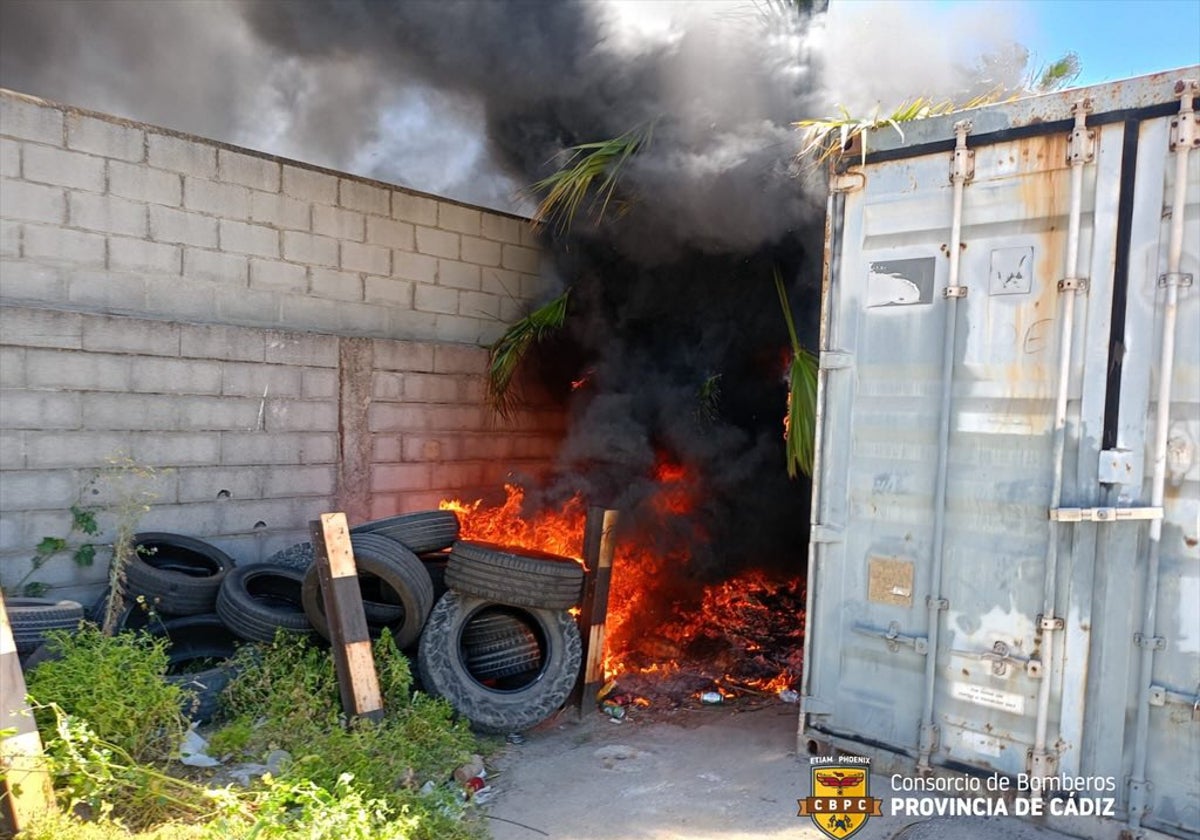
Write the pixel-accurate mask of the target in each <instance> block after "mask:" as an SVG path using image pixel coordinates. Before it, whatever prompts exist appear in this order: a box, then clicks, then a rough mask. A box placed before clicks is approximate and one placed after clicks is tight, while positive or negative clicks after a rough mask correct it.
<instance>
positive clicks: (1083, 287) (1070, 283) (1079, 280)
mask: <svg viewBox="0 0 1200 840" xmlns="http://www.w3.org/2000/svg"><path fill="white" fill-rule="evenodd" d="M1058 290H1059V291H1060V292H1080V293H1083V294H1086V293H1087V290H1088V279H1087V278H1086V277H1064V278H1063V279H1061V280H1059V281H1058Z"/></svg>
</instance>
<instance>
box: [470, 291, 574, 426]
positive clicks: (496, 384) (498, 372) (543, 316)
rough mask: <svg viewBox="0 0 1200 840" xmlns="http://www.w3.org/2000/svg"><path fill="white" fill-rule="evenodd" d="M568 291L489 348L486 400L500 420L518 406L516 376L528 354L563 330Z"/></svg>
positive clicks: (531, 313) (515, 326)
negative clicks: (550, 336)
mask: <svg viewBox="0 0 1200 840" xmlns="http://www.w3.org/2000/svg"><path fill="white" fill-rule="evenodd" d="M570 295H571V290H570V289H567V290H566V291H564V292H563V293H562V294H561V295H559V296H558V297H556V298H554V299H553V300H551V301H549V302H547V303H544V304H542V305H541V306H539V307H538V308H537V309H535V310H533V311H532V312H530V313H529V314H528V315H526V316H525V317H524V318H522V319H521V320H519V321H517V322H516V323H514V324H513V325H512V326H510V327H509V328H508V329H507V330H505V331H504V334H503V335H502V336H500V337H499V338H498V339H496V341H495V342H494V343H493V344H492V346H491V347H489V348H488V372H487V400H488V404H489V405H490V406H491V407H492V410H493V411H495V412H496V413H497V414H499V415H500V416H501V417H506V418H507V417H510V416H511V415H512V412H513V410H514V409H515V407H516V394H514V393H513V389H512V384H513V377H514V375H515V374H516V372H517V368H518V367H520V364H521V360H522V359H523V358H524V357H525V353H526V352H527V351H528V350H529V348H530V347H531V346H533V345H534V344H535V343H537V342H539V341H541V340H542V339H543V338H545V337H546V336H547V335H549V334H550V333H552V332H554V331H555V330H557V329H560V328H561V327H562V325H563V323H564V322H565V321H566V317H567V299H568V298H569V297H570Z"/></svg>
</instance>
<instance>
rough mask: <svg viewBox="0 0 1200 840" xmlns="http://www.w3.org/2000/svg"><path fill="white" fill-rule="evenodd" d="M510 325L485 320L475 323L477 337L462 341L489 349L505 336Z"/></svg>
mask: <svg viewBox="0 0 1200 840" xmlns="http://www.w3.org/2000/svg"><path fill="white" fill-rule="evenodd" d="M507 327H508V325H507V324H506V323H504V322H501V321H492V320H483V321H476V322H475V337H474V338H463V339H461V340H462V341H465V342H468V343H470V344H479V345H482V346H484V347H489V346H491V345H492V344H495V343H496V341H497V340H498V339H499V338H500V336H502V335H504V331H505V330H506V329H507Z"/></svg>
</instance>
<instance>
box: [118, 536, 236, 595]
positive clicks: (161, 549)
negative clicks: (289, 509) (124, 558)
mask: <svg viewBox="0 0 1200 840" xmlns="http://www.w3.org/2000/svg"><path fill="white" fill-rule="evenodd" d="M133 541H134V547H135V549H136V550H135V551H134V555H133V558H132V559H131V560H130V561H129V565H128V567H127V568H126V569H125V591H126V594H127V596H130V597H136V596H138V595H143V596H145V597H146V598H147V599H148V600H149V601H150V603H151V605H152V606H153V607H154V608H155V609H156V610H157V611H158V612H161V613H162V614H164V615H173V616H185V615H202V614H204V613H211V612H212V611H213V607H214V606H215V605H216V602H217V593H218V591H220V589H221V582H222V581H223V580H224V579H225V576H226V575H227V574H228V573H229V571H230V570H232V569H233V567H234V563H233V559H232V558H231V557H230V556H229V555H228V554H226V553H225V552H223V551H221V550H220V549H219V548H217V547H216V546H213V545H209V544H208V543H206V542H204V541H203V540H197V539H194V538H192V537H185V536H182V535H180V534H167V533H162V532H157V531H155V532H148V533H144V534H135V535H134V538H133Z"/></svg>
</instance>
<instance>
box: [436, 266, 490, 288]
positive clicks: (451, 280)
mask: <svg viewBox="0 0 1200 840" xmlns="http://www.w3.org/2000/svg"><path fill="white" fill-rule="evenodd" d="M479 276H480V275H479V266H477V265H471V264H470V263H465V262H458V261H457V260H438V274H437V282H438V285H439V286H448V287H450V288H453V289H470V290H472V291H478V290H479V283H480V279H479Z"/></svg>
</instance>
